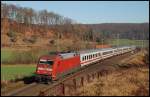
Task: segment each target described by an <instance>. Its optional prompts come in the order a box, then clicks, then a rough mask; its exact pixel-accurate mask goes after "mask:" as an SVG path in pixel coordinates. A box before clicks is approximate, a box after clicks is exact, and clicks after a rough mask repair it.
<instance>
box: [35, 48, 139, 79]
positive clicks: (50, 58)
mask: <svg viewBox="0 0 150 97" xmlns="http://www.w3.org/2000/svg"><path fill="white" fill-rule="evenodd" d="M135 49H136V47H135V46H124V47H112V48H104V49H91V50H84V51H78V52H68V53H57V54H50V55H44V56H41V57H40V58H39V61H38V64H37V67H36V72H35V73H36V80H37V81H50V80H57V79H59V78H60V77H63V76H64V75H66V74H68V73H71V72H73V71H76V70H79V69H81V68H83V67H85V66H89V65H93V63H95V62H98V61H101V60H104V59H107V58H110V57H112V56H116V55H120V54H124V53H127V52H131V51H134V50H135Z"/></svg>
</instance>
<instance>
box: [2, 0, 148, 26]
mask: <svg viewBox="0 0 150 97" xmlns="http://www.w3.org/2000/svg"><path fill="white" fill-rule="evenodd" d="M2 3H7V4H15V5H18V6H21V7H30V8H33V9H34V10H36V11H40V10H44V9H46V10H47V11H49V12H51V11H52V12H55V13H57V14H60V15H62V16H65V17H68V18H71V19H73V20H75V21H77V22H78V23H83V24H98V23H145V22H148V23H149V1H2Z"/></svg>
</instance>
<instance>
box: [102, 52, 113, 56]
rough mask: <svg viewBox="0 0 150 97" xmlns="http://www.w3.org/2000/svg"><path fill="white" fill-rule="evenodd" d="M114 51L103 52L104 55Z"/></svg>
mask: <svg viewBox="0 0 150 97" xmlns="http://www.w3.org/2000/svg"><path fill="white" fill-rule="evenodd" d="M110 53H112V51H107V52H103V55H106V54H110Z"/></svg>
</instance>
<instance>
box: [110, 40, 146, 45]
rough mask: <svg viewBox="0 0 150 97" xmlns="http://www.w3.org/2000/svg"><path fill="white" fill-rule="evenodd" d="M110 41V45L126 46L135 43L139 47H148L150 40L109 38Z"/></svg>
mask: <svg viewBox="0 0 150 97" xmlns="http://www.w3.org/2000/svg"><path fill="white" fill-rule="evenodd" d="M108 43H109V44H110V45H115V46H116V45H119V46H126V45H135V46H138V47H142V46H143V47H148V45H149V41H148V40H130V39H119V40H117V39H113V40H109V41H108Z"/></svg>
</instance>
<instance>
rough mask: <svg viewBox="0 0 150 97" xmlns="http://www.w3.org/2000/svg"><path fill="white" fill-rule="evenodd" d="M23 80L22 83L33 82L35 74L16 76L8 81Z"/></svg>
mask: <svg viewBox="0 0 150 97" xmlns="http://www.w3.org/2000/svg"><path fill="white" fill-rule="evenodd" d="M19 81H23V82H24V84H31V83H33V82H35V74H32V75H31V76H24V77H23V78H16V79H14V80H10V82H19Z"/></svg>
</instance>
